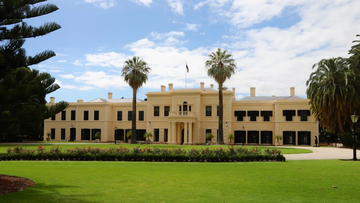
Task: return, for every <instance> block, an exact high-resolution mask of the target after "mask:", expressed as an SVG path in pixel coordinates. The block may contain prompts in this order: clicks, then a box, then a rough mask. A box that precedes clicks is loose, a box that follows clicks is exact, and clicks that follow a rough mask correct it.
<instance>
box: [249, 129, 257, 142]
mask: <svg viewBox="0 0 360 203" xmlns="http://www.w3.org/2000/svg"><path fill="white" fill-rule="evenodd" d="M248 143H249V144H259V131H248Z"/></svg>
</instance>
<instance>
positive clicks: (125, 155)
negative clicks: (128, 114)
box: [0, 146, 286, 162]
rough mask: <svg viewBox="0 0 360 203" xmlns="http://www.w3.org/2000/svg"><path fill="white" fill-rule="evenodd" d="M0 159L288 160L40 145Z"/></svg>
mask: <svg viewBox="0 0 360 203" xmlns="http://www.w3.org/2000/svg"><path fill="white" fill-rule="evenodd" d="M0 160H61V161H62V160H64V161H67V160H68V161H100V160H101V161H167V162H172V161H177V162H183V161H192V162H229V161H285V160H286V159H285V157H284V156H283V155H282V154H281V151H280V150H278V149H269V148H268V149H266V150H263V151H262V150H259V149H257V148H253V149H247V148H246V147H234V146H229V147H228V148H227V149H223V148H221V147H220V148H204V149H191V150H184V149H181V148H177V149H159V148H156V147H155V148H140V147H135V148H133V149H128V148H126V147H122V146H121V147H119V148H109V149H100V148H91V147H88V148H86V147H84V148H75V149H68V150H62V149H61V148H60V147H59V146H57V147H53V148H51V149H50V150H46V149H45V148H44V147H42V146H40V147H39V148H38V149H36V150H31V149H24V148H23V147H22V146H16V147H13V148H10V147H9V148H8V149H7V153H6V154H0Z"/></svg>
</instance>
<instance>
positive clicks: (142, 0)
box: [130, 0, 152, 7]
mask: <svg viewBox="0 0 360 203" xmlns="http://www.w3.org/2000/svg"><path fill="white" fill-rule="evenodd" d="M130 1H132V2H135V3H138V4H140V5H144V6H147V7H150V4H151V3H152V0H130Z"/></svg>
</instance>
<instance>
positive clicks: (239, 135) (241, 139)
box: [234, 130, 246, 143]
mask: <svg viewBox="0 0 360 203" xmlns="http://www.w3.org/2000/svg"><path fill="white" fill-rule="evenodd" d="M234 134H235V140H234V141H235V143H245V136H246V131H244V130H235V132H234Z"/></svg>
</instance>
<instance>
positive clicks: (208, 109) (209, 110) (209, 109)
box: [205, 106, 211, 116]
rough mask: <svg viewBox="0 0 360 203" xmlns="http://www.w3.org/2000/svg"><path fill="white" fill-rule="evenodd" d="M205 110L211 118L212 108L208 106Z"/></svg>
mask: <svg viewBox="0 0 360 203" xmlns="http://www.w3.org/2000/svg"><path fill="white" fill-rule="evenodd" d="M205 110H206V116H211V106H206V107H205Z"/></svg>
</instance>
